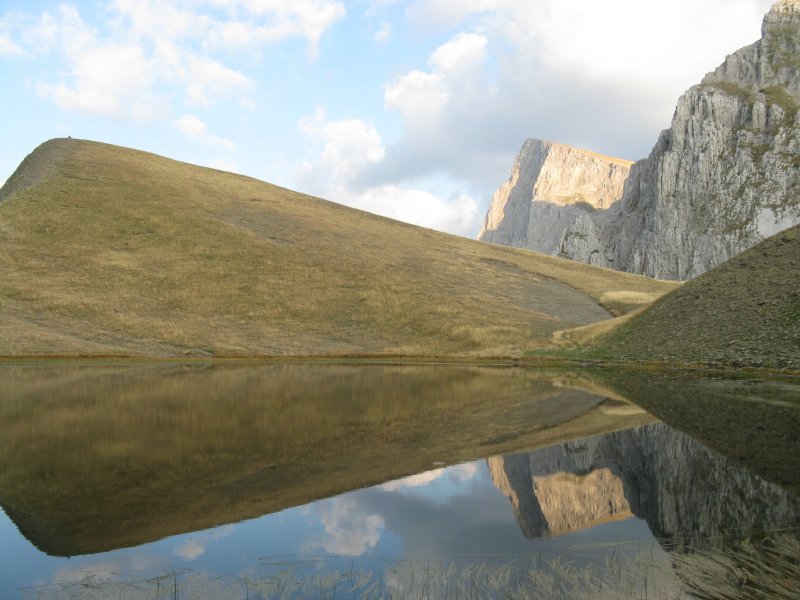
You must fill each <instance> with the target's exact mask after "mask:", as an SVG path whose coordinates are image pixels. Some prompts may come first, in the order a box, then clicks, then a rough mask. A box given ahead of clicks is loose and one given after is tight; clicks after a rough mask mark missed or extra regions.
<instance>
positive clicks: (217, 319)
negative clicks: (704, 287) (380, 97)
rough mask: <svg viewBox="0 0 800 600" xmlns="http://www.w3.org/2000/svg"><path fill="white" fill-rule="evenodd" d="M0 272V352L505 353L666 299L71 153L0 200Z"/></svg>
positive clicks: (155, 167) (132, 163) (35, 156)
mask: <svg viewBox="0 0 800 600" xmlns="http://www.w3.org/2000/svg"><path fill="white" fill-rule="evenodd" d="M0 273H2V277H0V330H2V332H3V334H2V336H0V355H20V354H35V355H54V354H75V353H83V354H95V355H96V354H132V355H164V356H175V355H209V354H212V355H253V354H258V355H287V354H291V355H326V354H351V353H391V354H443V355H453V354H504V355H507V354H514V353H517V352H519V351H521V350H522V349H523V348H525V347H526V346H527V345H528V344H529V342H530V340H531V339H533V338H536V337H538V336H542V335H547V334H549V333H550V332H552V331H554V330H556V329H563V328H565V327H569V326H571V325H580V324H585V323H591V322H594V321H598V320H602V319H605V318H607V317H608V316H609V312H608V311H611V312H612V313H613V314H620V313H624V312H626V311H628V310H630V309H631V308H635V307H637V306H640V305H642V304H646V303H647V302H649V301H650V300H652V299H653V298H655V297H657V296H659V295H660V294H662V293H664V292H666V291H668V290H670V289H672V288H673V287H674V284H667V283H661V282H655V281H651V280H647V279H645V278H641V277H636V276H632V275H627V274H623V273H616V272H612V271H607V270H601V269H594V268H591V267H587V266H585V265H580V264H578V263H575V262H571V261H565V260H561V259H556V258H551V257H546V256H541V255H536V254H533V253H530V252H525V251H520V250H515V249H511V248H502V247H497V246H489V245H486V244H480V243H478V242H474V241H471V240H467V239H463V238H458V237H454V236H450V235H446V234H443V233H438V232H434V231H431V230H427V229H423V228H420V227H415V226H412V225H407V224H403V223H398V222H396V221H391V220H389V219H385V218H382V217H377V216H375V215H370V214H367V213H364V212H360V211H356V210H353V209H350V208H346V207H344V206H341V205H337V204H334V203H330V202H326V201H323V200H319V199H316V198H311V197H308V196H304V195H302V194H298V193H296V192H292V191H289V190H286V189H283V188H279V187H276V186H273V185H270V184H267V183H263V182H260V181H257V180H254V179H251V178H248V177H243V176H239V175H234V174H231V173H224V172H221V171H216V170H213V169H205V168H201V167H196V166H192V165H188V164H184V163H179V162H176V161H172V160H169V159H165V158H162V157H159V156H156V155H153V154H148V153H144V152H139V151H135V150H129V149H125V148H120V147H115V146H110V145H106V144H100V143H95V142H87V141H79V140H72V139H69V140H67V139H59V140H52V141H50V142H47V143H45V144H43V145H42V146H40V147H39V148H38V149H37V150H36V151H34V152H33V153H32V154H31V155H30V156H29V157H28V158H26V160H25V161H23V163H22V164H21V165H20V167H19V169H18V171H17V172H16V173H15V174H14V175H13V176H12V177H11V178H10V179H9V181H8V182H7V184H6V185H5V186H4V187H3V189H2V190H0Z"/></svg>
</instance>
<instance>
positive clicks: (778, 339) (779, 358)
mask: <svg viewBox="0 0 800 600" xmlns="http://www.w3.org/2000/svg"><path fill="white" fill-rule="evenodd" d="M596 347H597V348H599V349H600V350H601V351H602V352H604V353H607V354H608V355H610V356H614V357H617V358H636V359H660V360H669V361H676V360H677V361H690V362H720V363H724V364H729V365H741V366H766V367H773V368H784V367H788V368H791V369H794V370H800V226H795V227H792V228H791V229H787V230H786V231H783V232H781V233H778V234H777V235H774V236H773V237H771V238H769V239H767V240H765V241H763V242H761V243H760V244H758V245H756V246H755V247H753V248H751V249H750V250H747V251H746V252H744V253H742V254H740V255H739V256H736V257H734V258H733V259H731V260H730V261H728V262H726V263H724V264H722V265H720V266H718V267H717V268H715V269H713V270H711V271H709V272H708V273H705V274H703V275H701V276H700V277H698V278H696V279H693V280H692V281H689V282H687V283H685V284H684V285H682V286H681V287H680V288H678V289H676V290H675V291H673V292H672V293H670V294H668V295H666V296H664V297H663V298H661V299H660V300H658V301H657V302H655V303H654V304H653V305H652V306H650V307H649V308H647V309H645V310H644V312H642V313H641V314H640V315H636V316H634V317H632V318H630V319H629V320H628V321H627V322H625V323H624V324H622V325H620V326H619V327H618V328H617V329H615V330H614V331H613V332H612V333H610V334H609V335H608V336H606V337H604V338H600V339H599V340H598V341H597V342H596Z"/></svg>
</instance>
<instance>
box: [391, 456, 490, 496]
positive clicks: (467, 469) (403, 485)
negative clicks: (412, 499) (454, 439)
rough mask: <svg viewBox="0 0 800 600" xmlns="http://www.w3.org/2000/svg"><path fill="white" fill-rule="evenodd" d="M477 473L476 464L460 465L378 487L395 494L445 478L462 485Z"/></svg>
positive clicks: (411, 476) (419, 474)
mask: <svg viewBox="0 0 800 600" xmlns="http://www.w3.org/2000/svg"><path fill="white" fill-rule="evenodd" d="M477 473H478V465H477V463H474V462H472V463H464V464H461V465H456V466H452V467H442V468H440V469H433V470H431V471H425V472H423V473H417V474H416V475H410V476H409V477H404V478H403V479H397V480H395V481H389V482H388V483H384V484H383V485H381V486H380V487H381V489H382V490H384V491H386V492H397V491H402V490H406V489H409V488H416V487H421V486H424V485H428V484H429V483H432V482H434V481H436V480H437V479H441V478H443V477H445V476H446V477H447V478H448V479H449V480H450V481H452V482H453V483H464V482H467V481H470V480H471V479H473V478H474V477H475V475H477Z"/></svg>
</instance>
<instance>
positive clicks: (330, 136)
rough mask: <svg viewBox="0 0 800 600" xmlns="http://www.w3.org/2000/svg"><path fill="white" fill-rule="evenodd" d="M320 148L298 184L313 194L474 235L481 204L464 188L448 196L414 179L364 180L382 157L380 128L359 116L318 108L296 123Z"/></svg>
mask: <svg viewBox="0 0 800 600" xmlns="http://www.w3.org/2000/svg"><path fill="white" fill-rule="evenodd" d="M298 125H299V127H300V129H301V131H303V132H304V133H305V134H306V135H307V136H309V138H310V139H311V140H312V141H314V142H315V144H316V145H318V146H319V147H320V152H319V154H318V155H317V156H316V157H315V158H314V160H313V161H310V162H308V163H306V164H305V165H304V166H303V168H302V169H301V171H300V173H299V174H298V176H297V181H296V184H297V186H298V187H300V188H301V189H303V190H305V191H308V192H310V193H314V194H318V195H321V196H323V197H326V198H329V199H331V200H335V201H337V202H340V203H342V204H346V205H348V206H352V207H354V208H358V209H361V210H365V211H368V212H372V213H375V214H379V215H383V216H385V217H389V218H392V219H397V220H400V221H405V222H407V223H413V224H415V225H421V226H423V227H428V228H431V229H438V230H440V231H448V232H450V233H455V234H459V235H470V234H471V233H472V230H473V229H474V228H475V227H476V224H477V223H478V221H479V219H480V215H479V209H478V204H477V202H475V200H474V199H473V198H471V197H469V196H467V195H466V194H463V193H454V194H451V195H450V196H449V197H447V198H442V197H440V196H437V195H436V194H434V193H432V192H430V191H427V190H424V189H419V187H415V186H414V185H413V182H412V183H411V184H399V183H392V184H383V185H377V186H369V185H368V186H364V185H361V183H360V180H361V177H362V175H363V173H364V172H365V171H367V170H369V169H370V168H372V167H373V166H375V165H380V164H381V162H382V161H383V160H384V157H385V154H386V149H385V146H384V144H383V141H382V139H381V136H380V134H379V133H378V131H377V130H376V129H375V128H374V127H373V126H372V125H370V124H368V123H366V122H365V121H362V120H360V119H342V120H335V121H330V120H328V119H327V117H326V114H325V111H324V110H323V109H321V108H317V110H316V111H315V113H314V114H313V115H309V116H306V117H304V118H302V119H301V120H300V122H299V123H298Z"/></svg>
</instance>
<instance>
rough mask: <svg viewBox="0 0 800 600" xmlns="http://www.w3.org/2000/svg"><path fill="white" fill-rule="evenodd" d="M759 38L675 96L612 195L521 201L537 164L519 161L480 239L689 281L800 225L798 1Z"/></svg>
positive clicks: (777, 10) (771, 16) (776, 9)
mask: <svg viewBox="0 0 800 600" xmlns="http://www.w3.org/2000/svg"><path fill="white" fill-rule="evenodd" d="M762 31H763V37H762V38H761V39H760V40H758V41H757V42H755V43H754V44H751V45H749V46H746V47H744V48H742V49H740V50H738V51H736V52H734V53H733V54H731V55H730V56H728V57H727V58H726V59H725V61H724V62H723V63H722V64H721V65H720V66H719V67H718V68H717V69H716V70H714V71H712V72H711V73H708V74H707V75H706V76H705V78H704V79H703V81H702V82H701V83H700V84H698V85H696V86H694V87H692V88H691V89H689V90H688V91H687V92H686V93H684V94H683V95H682V96H681V98H680V99H679V100H678V103H677V107H676V109H675V114H674V116H673V119H672V125H671V127H670V128H669V129H667V130H665V131H663V132H662V133H661V136H660V137H659V139H658V141H657V143H656V145H655V146H654V147H653V150H652V152H651V154H650V156H649V157H648V158H646V159H644V160H641V161H639V162H637V163H636V164H634V165H633V166H632V167H631V168H630V169H629V170H628V173H629V175H628V176H627V179H626V180H625V181H624V184H623V185H624V189H623V191H622V193H621V194H620V198H619V200H617V201H616V202H612V204H611V205H610V206H609V207H608V208H605V207H603V206H593V207H587V206H582V208H584V210H580V209H579V208H581V207H578V206H577V205H565V204H563V203H559V202H554V201H552V200H551V199H549V198H543V197H536V196H534V195H531V196H528V198H527V203H526V202H525V201H524V200H525V195H526V193H527V188H524V189H523V188H522V187H520V186H519V184H518V183H517V182H523V181H529V180H530V179H531V178H533V179H538V178H539V177H541V174H542V171H543V169H538V170H534V171H531V172H530V173H528V172H526V171H525V169H524V166H525V163H524V161H522V162H520V161H519V159H518V165H519V173H516V174H515V173H512V179H511V180H509V182H508V183H506V184H505V185H504V186H503V187H501V188H500V189H499V190H498V192H497V193H496V194H495V196H494V197H493V199H492V205H491V207H490V209H489V214H487V220H486V224H485V226H484V229H483V230H482V231H481V235H480V237H479V239H483V240H486V241H491V242H497V243H501V244H508V245H512V246H519V247H524V248H530V249H532V250H538V251H542V252H548V253H551V254H556V255H560V256H564V257H567V258H572V259H574V260H579V261H582V262H587V263H590V264H595V265H598V266H604V267H611V268H615V269H619V270H622V271H629V272H633V273H639V274H643V275H648V276H650V277H656V278H659V279H690V278H692V277H695V276H697V275H700V274H701V273H703V272H705V271H707V270H709V269H711V268H713V267H715V266H717V265H718V264H720V263H722V262H724V261H726V260H728V259H730V258H732V257H733V256H735V255H737V254H739V253H740V252H742V251H744V250H746V249H747V248H750V247H752V246H754V245H755V244H757V243H758V242H760V241H761V240H763V239H764V238H766V237H769V236H771V235H774V234H775V233H778V232H779V231H782V230H784V229H786V228H788V227H791V226H793V225H796V224H798V223H800V0H779V1H778V2H776V3H775V4H774V5H773V7H772V9H771V10H770V11H769V13H768V14H767V15H766V17H765V18H764V23H763V27H762ZM523 150H524V148H523ZM626 168H627V167H626ZM548 177H549V178H550V179H555V178H557V177H558V175H557V174H556V173H554V172H551V173H550V174H549V175H548ZM563 178H564V180H565V181H569V180H570V178H571V175H570V174H569V168H568V167H565V172H564V174H563ZM615 183H616V181H615ZM553 187H557V186H555V185H554V186H553Z"/></svg>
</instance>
